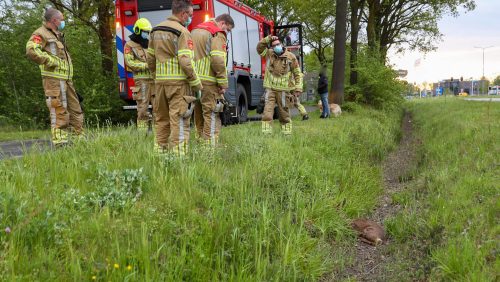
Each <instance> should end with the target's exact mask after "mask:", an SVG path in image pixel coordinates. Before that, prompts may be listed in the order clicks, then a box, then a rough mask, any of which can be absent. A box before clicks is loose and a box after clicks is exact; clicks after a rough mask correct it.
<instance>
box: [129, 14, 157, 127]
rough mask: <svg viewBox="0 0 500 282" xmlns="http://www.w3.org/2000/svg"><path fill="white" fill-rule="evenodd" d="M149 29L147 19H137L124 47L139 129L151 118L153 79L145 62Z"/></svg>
mask: <svg viewBox="0 0 500 282" xmlns="http://www.w3.org/2000/svg"><path fill="white" fill-rule="evenodd" d="M151 29H152V26H151V23H150V22H149V21H148V20H147V19H145V18H141V19H138V20H137V21H136V22H135V24H134V29H133V32H134V33H133V34H131V35H130V36H129V38H130V41H128V42H127V44H125V48H124V53H125V64H126V66H127V70H129V71H132V72H133V74H134V83H135V86H134V87H131V89H132V93H133V98H134V100H135V101H136V103H137V128H138V129H139V130H141V131H146V130H147V128H148V123H149V122H150V119H151V118H150V114H149V111H148V108H149V103H150V101H151V98H152V96H153V94H152V92H153V87H154V81H153V79H152V77H151V74H150V72H149V69H148V64H147V62H146V51H147V49H148V42H149V33H150V32H151Z"/></svg>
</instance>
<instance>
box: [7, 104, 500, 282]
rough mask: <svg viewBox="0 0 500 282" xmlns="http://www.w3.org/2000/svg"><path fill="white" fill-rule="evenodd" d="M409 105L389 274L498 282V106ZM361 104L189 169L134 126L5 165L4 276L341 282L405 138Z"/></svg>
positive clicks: (203, 158) (257, 137) (242, 131)
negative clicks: (413, 158)
mask: <svg viewBox="0 0 500 282" xmlns="http://www.w3.org/2000/svg"><path fill="white" fill-rule="evenodd" d="M407 107H408V109H409V110H410V111H411V112H412V113H413V119H412V122H413V123H414V124H415V132H414V134H415V135H416V136H417V138H418V139H419V140H420V142H419V144H420V145H419V146H418V147H416V148H415V150H417V156H418V157H417V159H418V162H417V163H416V164H415V166H414V169H413V170H411V171H410V172H409V173H408V175H406V176H404V177H402V178H401V181H409V184H408V187H407V189H406V190H403V191H402V192H399V193H397V194H395V195H393V196H392V197H393V201H394V202H395V203H396V204H399V205H401V206H402V210H401V212H399V213H398V214H396V215H395V216H394V217H392V218H389V219H388V220H387V221H386V226H385V227H386V228H387V231H388V233H389V235H390V237H391V243H390V245H389V246H388V252H387V255H390V256H394V258H395V259H394V260H391V261H393V262H395V264H394V265H389V266H387V265H386V266H384V269H387V271H389V272H391V273H393V274H391V275H388V277H395V278H394V279H395V280H394V281H407V280H430V281H498V269H500V261H499V259H498V253H499V244H498V238H499V236H500V228H499V224H498V218H499V217H498V215H499V214H500V202H499V199H500V197H499V191H500V189H499V188H500V187H499V184H498V183H500V182H499V180H500V179H499V156H500V146H499V145H498V141H499V140H500V123H499V120H500V104H498V103H481V102H467V101H463V100H461V99H458V98H449V97H448V98H447V99H444V98H442V99H439V98H438V99H429V100H419V101H412V102H409V103H408V104H407ZM355 109H356V112H354V113H344V115H343V116H342V117H341V118H339V119H331V120H319V119H318V117H317V116H318V113H317V112H316V113H313V114H312V115H313V119H311V120H309V121H307V122H300V121H298V120H296V121H294V135H293V137H291V138H285V137H283V136H281V135H280V134H279V130H276V129H278V128H277V126H275V133H274V135H273V136H262V135H261V134H260V123H248V124H244V125H240V126H232V127H228V128H224V131H223V135H222V142H223V144H224V147H222V148H218V149H216V150H215V151H214V152H213V154H212V153H211V152H210V151H207V149H204V148H203V147H202V146H198V145H196V144H194V145H193V146H192V150H191V155H190V156H189V158H188V159H187V160H185V161H184V162H179V161H173V160H170V161H163V162H162V161H160V160H158V159H156V158H155V157H153V156H151V155H150V152H151V151H152V142H153V141H152V138H151V137H145V136H143V135H140V134H138V133H137V132H135V130H134V129H133V128H121V129H117V128H112V129H108V128H100V129H96V130H94V131H93V132H91V135H93V136H94V138H93V139H92V141H89V142H87V143H77V144H75V145H74V146H73V147H70V148H66V149H61V150H57V151H54V152H50V153H36V152H34V153H30V154H28V155H26V156H25V157H24V158H21V159H12V160H6V161H3V162H0V182H1V183H2V187H3V188H2V189H1V190H0V228H1V229H0V280H2V281H34V280H39V281H82V280H83V281H85V280H96V281H179V280H186V281H217V280H224V281H227V280H230V281H270V280H273V281H317V280H320V279H321V278H322V277H326V276H328V277H332V272H334V270H335V272H341V271H339V270H341V269H343V268H344V267H345V266H346V265H347V264H349V263H351V262H352V259H353V258H352V257H351V256H352V254H353V252H352V248H354V243H355V240H356V237H355V234H354V233H353V232H352V231H351V230H350V228H349V222H350V221H351V220H352V219H353V218H357V217H360V216H369V214H370V213H371V211H372V210H373V208H374V207H375V205H376V203H377V197H378V196H380V195H381V194H382V193H383V187H382V173H381V161H382V160H383V159H384V157H385V156H386V155H387V153H388V151H390V150H392V149H394V148H395V146H396V144H397V141H398V138H399V136H400V134H401V133H400V128H399V126H400V122H399V121H400V118H401V112H394V113H392V114H384V113H382V112H379V111H375V110H370V109H365V108H360V107H355ZM275 125H277V124H275ZM361 271H363V270H361ZM394 273H395V274H394Z"/></svg>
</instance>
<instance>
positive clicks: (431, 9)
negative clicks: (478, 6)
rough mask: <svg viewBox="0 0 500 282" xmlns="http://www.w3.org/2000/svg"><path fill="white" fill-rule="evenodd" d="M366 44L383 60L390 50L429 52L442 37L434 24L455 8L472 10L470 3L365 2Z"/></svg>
mask: <svg viewBox="0 0 500 282" xmlns="http://www.w3.org/2000/svg"><path fill="white" fill-rule="evenodd" d="M367 4H368V16H367V17H366V21H367V27H366V30H367V35H368V44H369V45H370V47H371V48H372V49H373V50H375V49H377V50H378V51H379V53H380V54H381V59H383V60H385V58H386V56H387V52H388V50H389V49H390V48H393V47H395V48H397V49H398V51H402V50H403V49H405V48H409V49H411V50H419V51H422V52H429V51H433V50H435V49H436V45H435V44H436V42H438V41H439V40H440V39H441V37H442V34H441V33H440V32H439V28H438V21H439V19H441V18H442V17H443V15H445V14H451V15H454V16H457V15H458V8H459V7H463V8H464V9H466V11H470V10H473V9H474V8H475V1H474V0H424V1H422V0H410V1H408V0H395V1H385V0H367Z"/></svg>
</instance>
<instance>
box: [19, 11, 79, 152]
mask: <svg viewBox="0 0 500 282" xmlns="http://www.w3.org/2000/svg"><path fill="white" fill-rule="evenodd" d="M64 25H65V22H64V16H63V14H62V13H61V12H60V11H58V10H56V9H53V8H50V9H47V11H46V12H45V15H44V23H43V26H42V27H40V28H38V29H37V30H35V32H33V34H32V35H31V37H30V39H29V41H28V43H27V44H26V55H27V56H28V58H29V59H31V60H32V61H34V62H35V63H37V64H38V65H40V70H41V73H42V83H43V89H44V91H45V98H46V102H47V107H48V108H49V112H50V124H51V137H52V143H53V144H54V145H55V146H60V145H65V144H67V143H68V134H69V133H72V134H75V135H78V136H83V113H82V108H81V106H80V101H79V99H78V96H77V94H76V91H75V88H74V87H73V82H72V78H73V65H72V63H71V57H70V56H69V53H68V49H67V47H66V43H65V41H64V34H62V33H61V30H62V29H63V28H64Z"/></svg>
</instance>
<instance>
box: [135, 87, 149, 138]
mask: <svg viewBox="0 0 500 282" xmlns="http://www.w3.org/2000/svg"><path fill="white" fill-rule="evenodd" d="M135 86H136V87H137V88H136V89H137V91H136V92H134V93H133V98H134V100H135V101H136V103H137V128H138V129H142V130H147V128H148V122H149V121H150V115H149V111H148V107H149V104H150V103H151V101H152V97H153V96H154V95H153V90H154V80H152V79H140V80H139V79H138V80H136V81H135Z"/></svg>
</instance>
